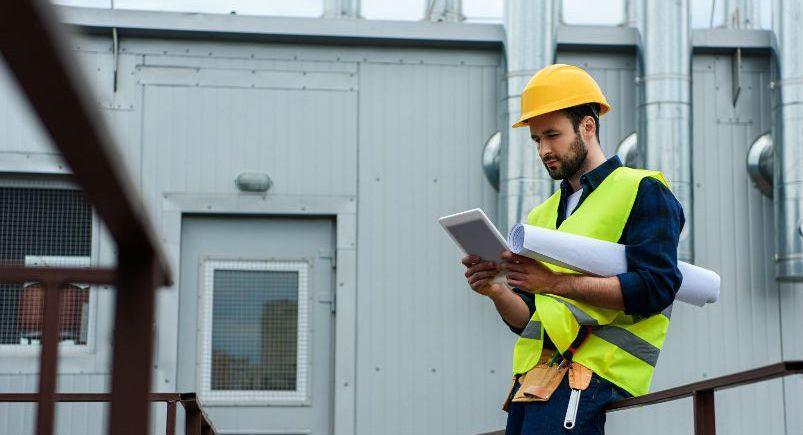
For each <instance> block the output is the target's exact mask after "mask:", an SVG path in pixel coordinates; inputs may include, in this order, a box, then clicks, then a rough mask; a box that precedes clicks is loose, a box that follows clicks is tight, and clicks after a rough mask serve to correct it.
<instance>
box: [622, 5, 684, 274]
mask: <svg viewBox="0 0 803 435" xmlns="http://www.w3.org/2000/svg"><path fill="white" fill-rule="evenodd" d="M633 7H634V9H635V10H634V13H635V15H636V22H637V25H638V29H639V31H640V33H641V45H640V47H639V54H640V60H641V62H640V69H641V76H640V77H639V81H640V83H641V89H640V91H641V98H640V100H641V101H640V104H639V118H640V122H639V130H640V131H639V133H638V138H639V142H640V143H643V144H645V145H644V149H645V156H646V167H647V169H655V170H660V171H662V172H663V173H664V175H665V176H666V178H667V180H668V181H669V183H670V184H671V186H672V191H673V192H674V194H675V196H676V197H677V198H678V200H679V201H680V204H681V205H682V206H683V210H684V213H685V216H686V224H685V226H684V228H683V231H682V232H681V236H680V244H679V245H678V259H679V260H683V261H686V262H690V263H691V262H693V259H694V251H693V245H692V237H691V236H692V235H693V226H692V216H693V213H692V190H691V169H692V168H691V128H690V123H691V89H690V87H691V75H690V72H691V69H690V68H691V32H690V25H689V21H690V16H689V0H680V1H671V2H668V1H665V2H664V1H662V2H652V1H645V0H641V1H639V2H636V3H635V4H634V5H633Z"/></svg>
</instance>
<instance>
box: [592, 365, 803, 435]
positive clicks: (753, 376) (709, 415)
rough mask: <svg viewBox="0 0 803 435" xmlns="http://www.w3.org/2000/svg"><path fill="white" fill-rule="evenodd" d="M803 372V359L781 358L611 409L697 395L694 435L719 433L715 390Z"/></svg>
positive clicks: (625, 400)
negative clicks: (765, 364) (787, 359)
mask: <svg viewBox="0 0 803 435" xmlns="http://www.w3.org/2000/svg"><path fill="white" fill-rule="evenodd" d="M794 374H803V361H801V360H796V361H781V362H779V363H775V364H771V365H768V366H764V367H758V368H755V369H751V370H745V371H743V372H738V373H733V374H730V375H725V376H719V377H716V378H711V379H706V380H704V381H699V382H693V383H691V384H687V385H682V386H680V387H675V388H670V389H668V390H663V391H656V392H655V393H650V394H645V395H643V396H639V397H631V398H629V399H624V400H620V401H617V402H614V403H612V404H611V405H610V406H608V409H607V410H608V411H620V410H623V409H628V408H633V407H636V406H644V405H655V404H658V403H662V402H668V401H670V400H677V399H682V398H685V397H693V398H694V399H693V401H694V434H695V435H715V434H716V430H717V429H716V411H715V408H714V392H715V391H718V390H726V389H729V388H734V387H738V386H740V385H746V384H753V383H756V382H761V381H767V380H770V379H775V378H780V377H784V376H789V375H794Z"/></svg>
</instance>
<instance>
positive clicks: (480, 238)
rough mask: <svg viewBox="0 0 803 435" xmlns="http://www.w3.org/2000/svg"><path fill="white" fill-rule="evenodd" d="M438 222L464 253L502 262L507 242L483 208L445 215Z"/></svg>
mask: <svg viewBox="0 0 803 435" xmlns="http://www.w3.org/2000/svg"><path fill="white" fill-rule="evenodd" d="M438 222H439V223H440V224H441V226H443V229H444V230H446V232H447V233H449V236H450V237H451V238H452V240H454V242H455V243H457V246H458V247H460V250H461V251H463V253H464V254H466V255H477V256H479V257H480V258H482V259H483V260H486V261H493V262H494V263H496V264H499V263H501V262H502V251H506V250H507V249H508V248H507V242H505V238H504V237H502V234H500V233H499V230H497V229H496V227H495V226H494V224H492V223H491V220H490V219H488V216H486V215H485V213H484V212H483V211H482V210H481V209H478V208H475V209H473V210H467V211H464V212H460V213H457V214H453V215H449V216H444V217H442V218H440V219H438Z"/></svg>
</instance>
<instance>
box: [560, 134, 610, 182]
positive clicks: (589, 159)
mask: <svg viewBox="0 0 803 435" xmlns="http://www.w3.org/2000/svg"><path fill="white" fill-rule="evenodd" d="M588 148H589V149H588V154H587V155H586V158H585V160H584V161H583V164H582V165H581V166H580V169H578V170H577V172H575V173H574V174H573V175H572V176H571V177H569V178H568V179H567V180H568V181H569V185H570V186H572V192H577V191H578V190H580V176H582V175H583V174H586V173H588V172H591V171H593V170H594V169H596V168H597V166H599V165H601V164H603V163H605V160H606V159H605V154H602V148H601V147H600V146H599V145H597V146H590V147H588Z"/></svg>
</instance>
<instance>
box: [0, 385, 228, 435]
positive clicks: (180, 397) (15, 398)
mask: <svg viewBox="0 0 803 435" xmlns="http://www.w3.org/2000/svg"><path fill="white" fill-rule="evenodd" d="M53 398H54V400H55V401H56V402H72V403H99V402H109V401H110V400H111V398H112V396H111V394H108V393H58V394H56V395H54V396H53ZM38 401H39V394H36V393H0V403H3V402H20V403H25V402H38ZM148 401H149V402H164V403H165V404H166V405H167V418H166V419H165V420H166V421H165V434H167V435H175V433H176V404H177V403H178V404H181V406H182V407H183V408H184V433H185V434H186V435H214V434H216V433H217V431H215V427H214V426H213V425H212V423H211V422H210V420H209V418H208V417H207V416H206V414H205V413H204V412H203V410H202V409H201V407H200V406H199V405H198V400H197V398H196V397H195V393H151V394H150V395H149V396H148Z"/></svg>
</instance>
